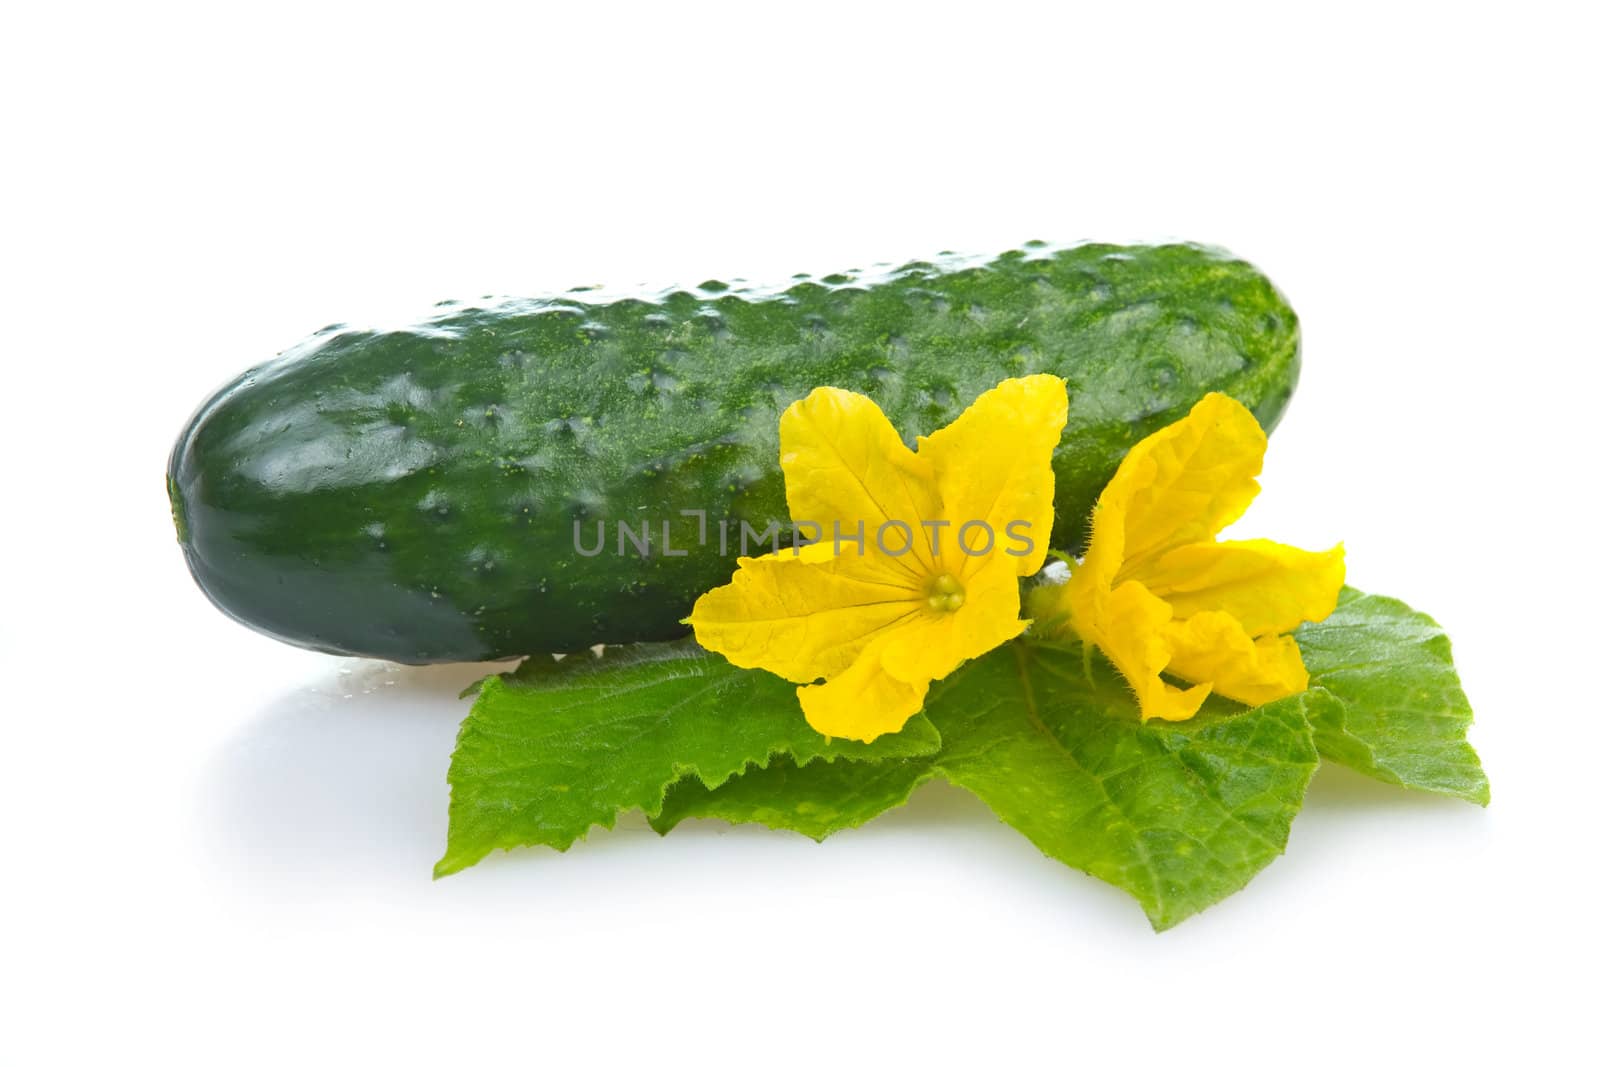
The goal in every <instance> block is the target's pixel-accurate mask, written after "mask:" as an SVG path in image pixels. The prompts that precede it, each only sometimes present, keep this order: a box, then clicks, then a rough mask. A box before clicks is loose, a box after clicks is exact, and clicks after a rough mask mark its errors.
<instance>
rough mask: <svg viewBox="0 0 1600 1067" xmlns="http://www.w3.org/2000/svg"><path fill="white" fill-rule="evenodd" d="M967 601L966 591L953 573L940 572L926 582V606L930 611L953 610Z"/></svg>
mask: <svg viewBox="0 0 1600 1067" xmlns="http://www.w3.org/2000/svg"><path fill="white" fill-rule="evenodd" d="M966 602H967V591H966V590H965V589H963V588H961V583H960V582H958V581H956V580H955V576H954V575H950V574H941V575H939V577H937V578H935V579H934V580H933V581H931V582H929V583H928V608H929V610H931V611H955V610H956V609H957V608H959V607H961V605H963V604H965V603H966Z"/></svg>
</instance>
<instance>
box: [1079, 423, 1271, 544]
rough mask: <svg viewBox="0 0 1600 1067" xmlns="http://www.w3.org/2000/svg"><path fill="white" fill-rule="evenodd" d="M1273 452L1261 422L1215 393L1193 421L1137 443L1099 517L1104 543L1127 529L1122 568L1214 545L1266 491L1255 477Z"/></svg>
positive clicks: (1098, 533) (1098, 532) (1108, 489)
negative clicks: (1109, 530)
mask: <svg viewBox="0 0 1600 1067" xmlns="http://www.w3.org/2000/svg"><path fill="white" fill-rule="evenodd" d="M1266 450H1267V435H1266V433H1264V432H1263V431H1262V429H1261V426H1260V424H1259V423H1257V422H1256V420H1255V416H1253V415H1251V414H1250V410H1249V409H1248V408H1246V407H1245V406H1244V405H1243V404H1241V403H1239V402H1238V401H1237V400H1234V399H1232V398H1230V397H1226V396H1223V395H1222V394H1221V393H1209V394H1207V395H1206V396H1205V397H1203V398H1202V399H1201V400H1200V402H1199V403H1197V404H1195V406H1194V408H1193V410H1191V411H1190V412H1189V414H1188V415H1186V416H1184V417H1183V418H1181V419H1179V420H1178V421H1177V422H1175V423H1173V424H1172V425H1171V426H1168V427H1166V428H1165V429H1161V430H1157V431H1156V432H1155V433H1153V434H1151V435H1150V436H1149V437H1146V438H1145V439H1144V440H1142V441H1140V442H1139V443H1138V444H1136V445H1134V446H1133V448H1131V449H1129V451H1128V454H1127V456H1126V457H1124V458H1123V461H1122V465H1121V466H1120V467H1118V468H1117V473H1116V474H1115V475H1114V476H1113V477H1112V479H1111V483H1110V484H1109V485H1107V486H1106V489H1105V492H1103V493H1102V494H1101V495H1100V503H1099V505H1098V507H1097V508H1096V513H1095V520H1094V521H1095V527H1094V535H1095V538H1096V539H1097V540H1099V539H1102V537H1103V535H1104V533H1105V531H1104V530H1103V529H1102V527H1105V526H1107V525H1109V524H1115V525H1116V526H1117V527H1119V528H1120V533H1121V536H1120V537H1119V538H1118V539H1117V540H1118V541H1119V542H1120V543H1118V544H1117V545H1116V546H1115V547H1116V548H1117V549H1118V551H1117V552H1116V557H1117V558H1116V561H1115V568H1114V569H1120V568H1121V567H1122V566H1124V565H1126V566H1129V567H1135V566H1138V565H1140V564H1141V563H1143V562H1145V561H1146V560H1147V559H1149V558H1152V557H1155V556H1159V555H1162V554H1164V553H1166V552H1167V551H1169V550H1171V549H1173V548H1176V547H1177V546H1179V545H1186V544H1192V543H1194V542H1196V541H1209V540H1211V539H1212V538H1213V537H1215V536H1216V535H1217V532H1218V531H1219V530H1221V529H1223V528H1224V527H1226V526H1228V525H1230V524H1231V523H1233V521H1234V520H1236V519H1237V518H1238V517H1239V516H1240V515H1243V514H1244V512H1245V509H1246V508H1248V507H1249V506H1250V501H1252V500H1254V499H1255V496H1256V493H1257V492H1259V491H1260V486H1259V485H1257V484H1256V480H1255V479H1256V475H1257V474H1260V473H1261V460H1262V457H1263V456H1264V455H1265V454H1266ZM1095 547H1097V546H1094V545H1092V546H1091V548H1090V555H1092V554H1093V553H1094V549H1095ZM1107 547H1110V546H1107ZM1088 562H1089V560H1088V559H1087V558H1086V559H1085V563H1088Z"/></svg>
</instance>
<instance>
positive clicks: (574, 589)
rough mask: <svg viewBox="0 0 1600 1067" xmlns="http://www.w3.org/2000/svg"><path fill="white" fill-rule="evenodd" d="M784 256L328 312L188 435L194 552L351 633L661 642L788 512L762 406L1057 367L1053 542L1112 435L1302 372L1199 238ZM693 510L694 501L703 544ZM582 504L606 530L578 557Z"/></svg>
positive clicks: (304, 642)
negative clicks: (671, 280) (837, 259)
mask: <svg viewBox="0 0 1600 1067" xmlns="http://www.w3.org/2000/svg"><path fill="white" fill-rule="evenodd" d="M796 278H797V281H796V282H795V283H793V284H791V285H789V286H788V287H787V288H784V289H782V290H776V289H774V290H757V289H753V288H746V287H740V286H738V285H734V286H730V285H726V284H723V283H721V282H706V283H704V284H702V285H700V286H699V287H698V288H697V289H695V290H678V291H670V292H665V293H658V294H651V295H650V296H648V297H626V298H611V299H605V298H598V297H597V294H595V293H592V292H578V291H575V292H573V293H572V294H569V295H566V296H562V297H557V298H553V299H543V300H521V301H511V302H506V303H499V304H495V305H493V306H483V307H474V306H462V305H456V304H447V305H444V306H443V310H442V311H441V312H440V313H439V314H438V316H437V317H435V318H434V319H432V320H431V321H429V322H427V323H425V324H423V325H419V326H416V327H414V328H410V329H403V330H393V331H386V332H375V331H367V330H355V329H347V328H336V327H329V328H327V329H325V330H324V331H322V332H321V333H320V334H317V335H316V336H314V337H312V338H311V339H309V340H308V341H306V342H304V343H303V344H301V345H299V346H298V347H296V348H294V349H291V350H290V351H288V352H285V353H284V354H283V355H281V356H280V357H279V358H277V359H275V360H273V361H271V362H269V363H264V364H262V365H260V366H258V367H256V368H255V369H253V370H250V371H247V372H245V373H244V374H242V375H240V376H239V377H238V378H237V379H236V380H234V381H233V382H231V383H230V384H228V385H227V386H225V387H223V388H222V389H221V390H220V391H219V392H217V393H216V394H215V395H214V396H213V397H211V399H210V400H208V401H207V402H206V403H205V404H204V405H203V406H202V407H201V408H200V410H199V411H198V412H197V413H196V414H195V416H194V418H193V420H192V421H191V422H190V424H189V425H188V427H187V428H186V429H185V430H184V431H183V433H182V435H181V436H180V437H179V439H178V442H177V445H176V447H175V448H174V450H173V453H172V459H171V463H170V465H169V468H168V477H167V486H168V492H169V495H170V497H171V502H172V509H173V514H174V518H175V520H176V523H177V527H178V539H179V541H180V542H181V543H182V545H183V549H184V553H185V555H186V556H187V559H188V563H189V567H190V569H191V571H192V572H193V573H194V576H195V579H196V580H197V581H198V582H199V584H200V587H201V588H202V589H203V590H204V591H205V592H206V594H207V595H208V596H209V597H210V598H211V599H212V601H213V602H215V603H216V605H217V606H218V607H219V608H221V609H222V610H223V611H224V612H226V613H227V614H229V615H231V616H233V617H234V618H236V619H238V620H239V621H241V622H243V623H245V624H246V625H249V626H252V627H254V628H256V629H258V630H260V631H262V632H264V633H267V634H270V635H272V636H274V637H277V638H280V639H282V640H284V641H288V642H291V643H293V644H297V645H301V646H304V647H307V648H314V649H321V650H323V651H327V652H335V653H342V654H346V655H357V656H373V657H378V658H382V659H389V660H397V661H400V662H405V663H429V662H440V661H450V660H480V659H495V658H502V657H507V656H514V655H518V654H523V653H531V652H545V651H569V650H572V649H577V648H583V647H586V646H588V645H592V644H596V643H611V642H628V641H642V640H661V639H666V638H672V637H676V636H679V635H681V634H682V633H683V632H684V628H683V626H682V625H681V624H680V623H679V620H680V619H681V618H683V616H684V615H685V614H686V613H687V612H688V610H689V607H690V605H691V604H692V603H693V601H694V598H695V597H696V596H697V595H698V594H699V593H701V592H704V591H705V590H707V589H710V588H711V587H713V586H715V585H718V584H721V583H722V582H724V581H726V580H727V578H728V575H729V574H730V573H731V572H732V571H733V568H734V561H735V556H736V555H737V554H738V548H739V544H738V542H739V533H740V532H741V529H742V528H741V526H740V524H741V523H749V524H750V526H751V528H752V529H754V530H756V531H765V530H766V529H767V526H768V524H769V523H770V522H772V521H779V522H782V523H784V524H785V528H786V529H787V522H788V515H787V509H786V508H785V505H784V493H783V478H782V474H781V472H780V471H779V468H778V416H779V414H780V413H781V412H782V411H783V409H784V408H785V407H786V406H787V405H788V404H789V403H790V402H792V401H794V400H797V399H799V398H800V397H802V396H804V395H805V394H806V393H807V392H808V391H810V390H811V389H812V388H813V387H814V386H818V385H834V386H839V387H842V388H845V389H853V390H857V391H859V392H863V393H866V394H868V395H869V396H871V397H872V398H873V399H874V400H876V401H877V402H878V404H879V405H881V406H882V408H883V410H884V411H885V412H886V413H887V414H888V416H889V418H890V419H891V420H892V421H893V422H894V425H895V426H896V427H897V428H899V430H900V431H901V432H902V434H904V435H905V438H906V440H907V441H908V442H911V441H913V440H914V438H915V437H916V435H918V434H928V433H931V432H933V431H934V430H936V429H938V428H939V427H940V426H942V425H944V424H945V423H947V422H949V421H950V420H951V419H953V418H955V417H956V416H957V415H958V414H959V413H960V412H961V411H962V409H963V408H964V407H965V406H966V405H967V404H969V403H970V402H971V401H972V400H973V398H974V397H976V396H977V395H978V394H979V393H981V392H983V391H984V390H986V389H988V388H990V387H991V386H993V385H994V384H995V383H996V382H998V381H999V380H1001V379H1003V378H1007V377H1013V376H1018V375H1025V374H1033V373H1041V372H1048V373H1052V374H1058V375H1060V376H1062V377H1063V378H1066V379H1067V382H1068V390H1069V392H1070V394H1071V417H1070V419H1069V421H1068V423H1067V429H1066V433H1065V434H1064V436H1063V437H1062V439H1061V445H1060V447H1059V448H1058V449H1057V451H1056V454H1055V473H1056V524H1055V530H1054V537H1053V540H1054V543H1055V545H1056V546H1057V547H1061V548H1067V549H1077V548H1079V547H1081V545H1082V542H1083V539H1084V537H1085V535H1086V524H1087V520H1088V515H1089V511H1090V507H1091V506H1092V504H1093V502H1094V500H1095V498H1096V496H1097V495H1098V494H1099V492H1100V490H1101V488H1102V487H1103V486H1104V485H1105V483H1106V481H1107V480H1108V479H1109V478H1110V477H1111V474H1112V473H1113V472H1114V471H1115V470H1116V466H1117V463H1118V462H1119V461H1120V460H1121V459H1122V456H1123V454H1124V453H1125V452H1126V451H1127V449H1128V447H1129V446H1130V445H1131V444H1133V443H1134V442H1135V441H1137V440H1139V439H1140V438H1141V437H1143V436H1145V435H1146V434H1148V433H1150V432H1152V431H1153V430H1156V429H1158V428H1160V427H1162V426H1165V425H1167V424H1168V423H1170V422H1172V421H1173V420H1174V419H1176V418H1178V417H1180V416H1182V415H1183V414H1184V413H1186V412H1187V411H1188V410H1189V407H1190V406H1191V405H1192V404H1193V403H1194V402H1195V401H1196V400H1198V399H1199V398H1200V397H1201V396H1202V395H1204V394H1205V393H1207V392H1210V391H1213V390H1217V391H1221V392H1225V393H1227V394H1229V395H1231V396H1233V397H1235V398H1237V399H1238V400H1240V401H1242V402H1243V403H1244V404H1246V405H1247V406H1248V407H1249V408H1250V409H1251V410H1252V411H1253V412H1255V414H1256V417H1257V418H1258V419H1260V420H1261V423H1262V425H1263V426H1266V427H1267V428H1269V429H1270V428H1271V427H1272V426H1273V425H1275V424H1276V423H1277V421H1278V419H1279V417H1280V416H1281V415H1282V413H1283V410H1284V407H1285V405H1286V404H1287V403H1288V400H1289V395H1290V393H1291V392H1292V390H1293V388H1294V384H1295V380H1296V378H1297V376H1298V373H1299V361H1300V336H1299V327H1298V323H1297V321H1296V318H1295V315H1294V312H1293V311H1292V310H1290V308H1289V305H1288V303H1287V302H1286V301H1285V300H1284V298H1283V296H1282V295H1281V294H1280V293H1279V292H1278V291H1277V290H1276V289H1274V288H1273V286H1272V285H1271V283H1269V282H1268V281H1267V279H1266V278H1265V277H1263V276H1262V275H1261V274H1260V273H1259V272H1258V271H1256V270H1255V269H1254V268H1252V267H1251V266H1250V265H1248V264H1246V263H1244V262H1242V261H1240V260H1238V259H1235V258H1233V257H1231V256H1229V255H1228V254H1226V253H1224V252H1221V251H1218V250H1216V249H1210V248H1202V247H1197V246H1193V245H1161V246H1140V247H1115V246H1110V245H1103V244H1102V245H1080V246H1076V247H1070V248H1053V247H1049V246H1046V245H1044V244H1042V243H1040V242H1031V243H1029V244H1028V245H1026V246H1024V247H1023V248H1022V249H1019V250H1016V251H1011V252H1006V253H1003V254H1001V255H999V256H995V257H988V258H981V259H979V258H960V257H955V256H952V255H949V254H945V255H942V256H940V257H938V259H937V260H936V261H934V262H915V263H908V264H906V265H905V266H903V267H900V268H898V269H895V270H886V271H882V272H881V273H878V274H876V275H859V274H856V273H851V274H838V275H828V276H827V277H824V278H819V279H812V278H810V277H808V276H805V275H797V276H796ZM685 510H694V511H700V512H704V513H705V514H706V517H707V518H706V533H707V537H706V539H705V540H706V543H705V544H704V545H702V544H700V532H701V531H700V519H699V518H698V517H697V516H689V517H685V516H683V515H681V514H680V512H682V511H685ZM617 520H622V521H623V522H625V523H627V524H628V526H629V529H628V531H625V532H624V536H621V537H618V536H617V535H618V533H619V531H618V530H617V529H616V521H617ZM719 520H724V521H727V522H728V523H729V524H730V528H731V536H730V538H729V545H728V550H727V554H724V553H723V551H722V546H721V544H719V542H720V540H721V537H720V527H719ZM663 522H666V523H668V524H669V525H668V526H667V531H666V532H667V533H668V535H669V536H670V541H671V545H670V547H671V553H672V554H670V555H668V554H666V552H664V551H663V547H664V546H662V545H661V544H660V541H661V534H662V524H663ZM597 524H599V525H598V526H597ZM575 525H576V528H577V531H578V533H579V535H580V536H579V538H578V540H577V541H576V542H575ZM644 526H648V528H649V530H650V535H649V536H650V544H649V552H648V555H647V556H642V555H641V554H640V553H639V552H638V551H637V548H638V546H639V544H640V538H639V536H638V531H639V530H640V528H641V527H644ZM598 529H603V530H604V532H605V534H606V538H607V539H606V542H605V548H604V551H603V552H602V553H600V554H599V555H594V556H588V555H584V554H582V553H581V552H580V551H579V550H578V549H579V546H581V547H582V548H583V550H584V551H590V550H592V549H593V548H594V547H595V542H596V538H597V536H598V534H597V530H598ZM629 533H631V534H633V535H634V536H633V537H631V538H630V537H628V536H626V534H629ZM785 536H786V543H787V534H786V535H785ZM619 542H620V545H619ZM766 550H767V547H766V546H765V545H763V546H762V547H760V548H751V551H752V552H760V551H766ZM679 553H683V554H681V555H680V554H679Z"/></svg>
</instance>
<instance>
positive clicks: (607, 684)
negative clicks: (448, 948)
mask: <svg viewBox="0 0 1600 1067" xmlns="http://www.w3.org/2000/svg"><path fill="white" fill-rule="evenodd" d="M938 748H939V735H938V732H937V731H936V730H935V729H934V728H933V726H932V725H930V724H929V722H928V720H927V718H926V717H925V716H920V715H919V716H917V717H916V718H914V719H912V720H911V722H910V723H908V724H907V727H906V729H905V730H902V731H901V732H900V733H898V734H893V735H889V736H886V737H883V738H880V739H879V740H878V741H875V742H873V743H872V744H871V745H864V744H861V743H860V742H856V741H833V742H831V743H830V742H828V741H827V740H826V739H825V738H823V737H822V736H821V735H820V734H818V733H816V732H815V731H814V730H812V729H811V727H809V726H808V725H806V721H805V718H804V717H803V716H802V715H801V713H800V705H799V702H798V701H797V700H796V698H795V693H794V686H793V685H791V684H789V683H787V682H785V681H783V680H782V679H780V678H777V677H775V676H773V675H770V674H767V673H765V672H763V671H747V670H741V669H739V668H737V667H734V666H733V665H732V664H730V663H728V662H727V661H726V660H725V659H723V658H722V657H721V656H713V655H710V654H708V653H706V652H703V651H701V650H700V649H699V648H698V647H696V646H695V645H694V644H693V643H692V642H687V641H684V642H677V643H673V644H661V645H636V646H631V647H627V648H613V649H608V650H607V651H606V652H605V654H603V655H600V656H570V657H567V658H566V659H564V660H560V661H556V660H553V659H550V658H548V657H541V658H535V659H529V660H528V661H526V662H525V663H523V664H522V666H521V667H520V668H518V669H517V670H516V671H515V672H514V673H511V674H503V675H497V676H495V677H491V678H488V679H485V681H484V683H483V685H482V686H481V687H480V688H479V690H478V694H477V699H476V701H475V702H474V703H473V705H472V711H471V712H470V713H469V714H468V715H467V718H466V721H465V722H463V723H462V726H461V733H460V735H459V736H458V738H457V740H456V749H455V752H454V754H453V755H452V756H451V758H450V774H449V780H450V830H449V841H448V845H447V848H446V851H445V855H444V857H443V858H442V859H440V860H439V862H438V864H437V865H436V866H435V868H434V875H435V876H436V877H438V876H442V875H446V874H452V873H454V872H456V871H459V870H462V869H464V868H466V867H470V866H472V865H473V864H474V863H477V862H478V861H479V860H481V859H482V858H483V857H484V856H487V855H488V854H489V853H490V852H492V851H494V850H495V849H500V848H513V847H515V846H518V845H549V846H550V847H552V848H555V849H559V850H563V851H564V850H566V849H567V848H569V847H571V845H572V844H573V842H575V841H577V840H579V839H580V838H582V837H583V836H584V835H585V834H586V833H588V831H589V828H590V827H591V826H605V827H610V826H613V825H615V823H616V817H617V814H618V813H619V812H622V811H626V810H629V809H632V808H640V809H643V810H644V811H645V813H646V814H648V815H656V814H659V812H660V811H661V804H662V799H663V796H664V795H665V793H666V790H667V787H668V786H669V785H670V784H671V783H672V782H674V781H676V780H677V779H678V778H680V777H682V776H684V775H686V774H690V775H693V776H695V777H696V778H697V779H698V780H699V781H701V782H704V783H705V784H706V785H707V786H710V787H713V788H714V787H716V786H718V785H720V784H722V783H723V782H724V781H726V780H727V779H728V778H729V777H731V776H733V775H736V774H739V773H740V772H741V771H744V770H745V769H747V768H750V767H765V766H767V765H768V763H769V762H770V761H771V760H772V759H773V758H774V757H775V756H779V755H782V756H787V757H788V758H789V760H790V761H791V762H792V764H793V765H795V766H797V767H804V766H806V765H808V764H811V763H812V762H813V761H820V762H826V761H829V760H861V759H866V760H874V759H884V758H893V757H905V756H911V755H925V754H928V753H932V752H934V751H937V750H938Z"/></svg>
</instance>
